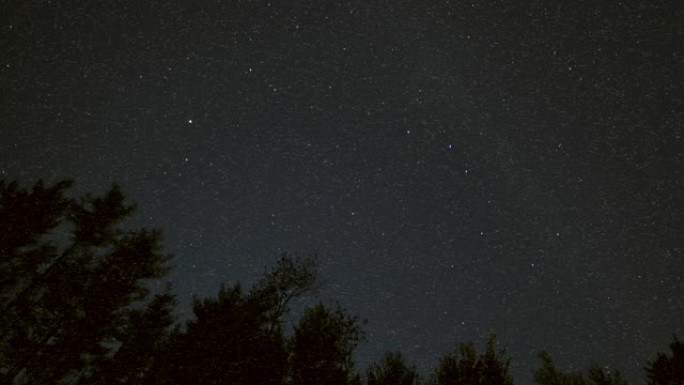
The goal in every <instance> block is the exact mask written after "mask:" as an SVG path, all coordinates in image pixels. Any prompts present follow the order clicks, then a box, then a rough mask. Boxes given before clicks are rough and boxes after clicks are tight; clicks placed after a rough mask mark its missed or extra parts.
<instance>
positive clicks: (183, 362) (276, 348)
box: [146, 254, 316, 385]
mask: <svg viewBox="0 0 684 385" xmlns="http://www.w3.org/2000/svg"><path fill="white" fill-rule="evenodd" d="M315 283H316V274H315V264H314V262H313V260H312V259H298V258H294V257H292V256H290V255H287V254H283V255H282V256H281V258H280V260H279V261H278V263H277V265H276V267H275V268H274V269H272V270H271V271H269V272H267V273H266V274H265V277H264V278H263V279H262V280H261V281H259V282H258V283H257V284H256V285H255V286H254V288H253V289H252V290H251V291H250V292H248V293H245V292H244V291H243V290H242V287H241V285H240V284H239V283H238V284H235V285H234V286H232V287H230V288H226V287H221V289H220V291H219V293H218V296H217V297H216V298H208V299H204V300H199V299H195V303H194V306H193V311H194V314H195V319H193V320H191V321H189V322H188V323H187V324H186V327H185V328H184V329H178V330H176V332H175V333H174V334H173V336H172V337H171V339H170V343H169V344H168V346H167V347H166V348H165V349H164V351H163V353H162V354H161V356H160V359H159V360H157V361H156V363H155V365H154V367H153V369H152V371H151V373H150V375H149V376H148V380H147V381H146V383H148V384H266V385H268V384H273V385H276V384H282V383H283V382H284V380H285V377H286V373H287V357H288V353H287V346H286V341H285V337H284V335H283V326H282V325H283V322H284V318H285V316H286V315H287V309H288V307H289V304H290V302H291V301H292V300H293V299H295V298H297V297H299V296H302V295H304V294H305V293H307V292H309V291H311V290H313V288H314V287H315ZM188 357H191V359H189V358H188Z"/></svg>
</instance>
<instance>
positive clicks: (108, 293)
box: [0, 180, 168, 384]
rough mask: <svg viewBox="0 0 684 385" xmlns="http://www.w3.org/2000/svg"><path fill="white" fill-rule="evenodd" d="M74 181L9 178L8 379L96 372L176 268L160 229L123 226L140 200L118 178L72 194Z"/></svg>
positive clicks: (0, 238)
mask: <svg viewBox="0 0 684 385" xmlns="http://www.w3.org/2000/svg"><path fill="white" fill-rule="evenodd" d="M72 185H73V182H72V181H62V182H58V183H56V184H55V185H53V186H46V185H45V184H44V182H42V181H38V182H37V183H36V184H35V185H34V186H33V188H32V189H30V190H27V189H24V188H21V187H19V185H18V184H17V183H16V182H6V181H4V180H3V181H0V276H1V277H2V279H1V281H0V300H1V301H2V303H1V304H0V384H11V383H13V382H14V380H15V378H16V377H17V376H18V375H19V374H20V373H23V377H25V378H26V379H27V380H29V381H31V382H34V383H59V382H60V381H64V380H65V379H69V380H73V381H75V380H77V379H78V378H80V377H83V376H86V375H88V370H87V368H88V367H90V365H91V364H92V363H94V362H97V361H98V360H101V359H104V358H105V357H106V356H108V355H111V354H112V353H113V351H114V350H115V347H114V345H117V344H116V343H114V344H112V342H118V344H119V345H120V343H121V341H118V340H117V337H118V336H120V333H119V331H120V329H121V328H122V327H123V325H125V324H126V323H127V322H128V321H129V319H130V317H131V315H132V314H134V310H133V309H134V307H135V306H137V307H138V308H140V307H141V306H144V304H145V303H147V302H148V296H149V291H148V290H147V289H146V288H145V285H144V283H143V282H144V280H146V279H154V278H159V277H162V276H163V275H164V274H165V273H166V271H167V266H166V263H167V261H168V256H166V255H165V254H163V253H161V251H160V243H161V233H160V232H158V231H156V230H147V229H140V230H135V231H124V229H123V227H122V226H123V225H122V222H123V220H124V219H125V218H127V217H128V216H130V215H131V214H132V213H133V211H134V209H135V206H134V205H129V204H126V203H125V202H124V197H123V194H122V192H121V190H120V189H119V187H118V186H116V185H114V186H112V187H111V189H110V190H109V191H108V192H107V193H106V194H104V195H103V196H101V197H95V196H92V195H86V196H85V197H83V198H81V199H70V198H68V197H67V196H66V191H67V190H68V189H69V188H70V187H71V186H72Z"/></svg>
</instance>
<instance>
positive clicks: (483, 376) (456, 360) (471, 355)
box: [433, 335, 513, 385]
mask: <svg viewBox="0 0 684 385" xmlns="http://www.w3.org/2000/svg"><path fill="white" fill-rule="evenodd" d="M505 355H506V352H505V350H503V349H502V350H500V351H498V352H497V350H496V337H495V336H494V335H491V336H490V337H489V339H488V340H487V346H486V349H485V353H484V354H482V355H480V356H479V357H478V355H477V353H476V351H475V346H474V345H473V344H472V343H466V344H461V345H460V347H459V350H458V351H455V352H453V353H450V354H447V355H445V356H444V357H442V359H441V360H440V362H439V364H438V366H437V369H436V370H435V373H434V375H433V382H434V383H435V384H437V385H451V384H459V385H461V384H463V385H485V384H486V385H511V384H512V383H513V379H512V378H511V376H510V374H509V373H508V368H509V366H510V361H509V360H508V359H506V358H505Z"/></svg>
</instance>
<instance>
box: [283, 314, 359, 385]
mask: <svg viewBox="0 0 684 385" xmlns="http://www.w3.org/2000/svg"><path fill="white" fill-rule="evenodd" d="M363 338H364V334H363V331H362V330H361V327H360V324H359V321H358V319H357V318H356V317H352V316H349V315H347V314H346V313H345V312H344V311H343V310H342V309H340V308H337V309H334V310H332V309H328V308H326V307H325V306H324V305H322V304H318V305H316V306H313V307H311V308H309V309H307V310H306V311H305V313H304V315H303V316H302V319H301V320H300V321H299V324H298V325H297V326H295V330H294V335H293V337H292V339H291V341H290V349H291V353H290V354H291V366H292V373H291V376H292V384H293V385H309V384H311V385H313V384H330V385H337V384H340V385H342V384H355V383H359V382H360V377H359V375H358V374H356V373H355V372H354V361H353V359H352V353H353V352H354V349H355V348H356V346H357V345H358V344H359V342H360V341H361V340H362V339H363Z"/></svg>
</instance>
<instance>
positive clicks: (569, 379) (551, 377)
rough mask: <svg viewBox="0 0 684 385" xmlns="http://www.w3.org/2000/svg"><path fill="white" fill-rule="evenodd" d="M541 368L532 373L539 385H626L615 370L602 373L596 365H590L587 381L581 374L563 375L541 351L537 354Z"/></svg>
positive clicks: (548, 356) (601, 369) (547, 355)
mask: <svg viewBox="0 0 684 385" xmlns="http://www.w3.org/2000/svg"><path fill="white" fill-rule="evenodd" d="M539 358H540V359H541V361H542V366H541V368H539V369H536V370H534V371H533V374H534V380H535V382H536V383H537V384H539V385H589V384H595V385H627V383H626V381H625V380H624V379H623V378H622V376H621V375H620V372H619V371H617V370H613V371H612V372H611V371H604V370H603V368H601V367H599V366H598V365H592V366H591V367H590V368H589V371H588V379H587V378H585V377H584V376H583V375H582V373H563V372H561V371H559V370H558V369H557V368H556V365H555V363H554V362H553V359H551V356H550V355H549V354H548V353H547V352H545V351H542V352H541V353H539Z"/></svg>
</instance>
